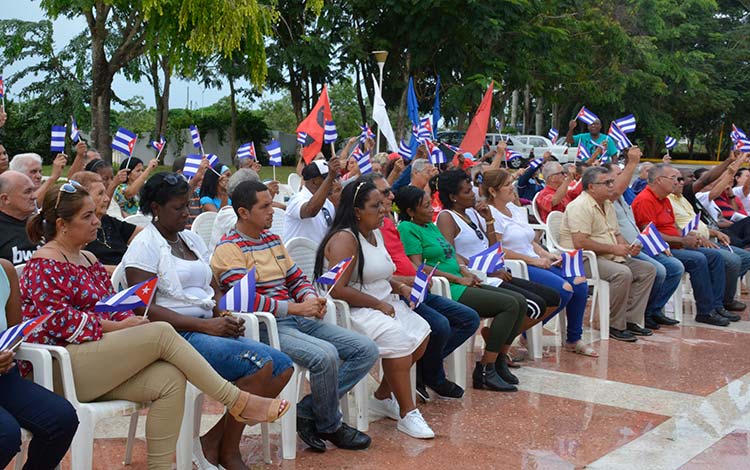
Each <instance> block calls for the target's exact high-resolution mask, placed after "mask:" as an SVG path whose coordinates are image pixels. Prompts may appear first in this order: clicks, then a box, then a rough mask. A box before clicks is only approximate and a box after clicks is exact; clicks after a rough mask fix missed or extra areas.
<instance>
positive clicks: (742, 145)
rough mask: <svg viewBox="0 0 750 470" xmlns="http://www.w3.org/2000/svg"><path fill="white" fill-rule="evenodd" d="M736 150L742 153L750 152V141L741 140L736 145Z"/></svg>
mask: <svg viewBox="0 0 750 470" xmlns="http://www.w3.org/2000/svg"><path fill="white" fill-rule="evenodd" d="M734 149H735V150H739V151H740V152H745V153H747V152H750V139H740V140H738V141H737V142H736V143H735V144H734Z"/></svg>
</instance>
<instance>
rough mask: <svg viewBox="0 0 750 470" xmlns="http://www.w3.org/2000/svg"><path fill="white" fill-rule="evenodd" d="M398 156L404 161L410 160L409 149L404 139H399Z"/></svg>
mask: <svg viewBox="0 0 750 470" xmlns="http://www.w3.org/2000/svg"><path fill="white" fill-rule="evenodd" d="M398 154H399V156H400V157H401V158H403V159H405V160H411V147H409V144H408V143H407V142H406V141H405V140H404V139H401V143H400V144H398Z"/></svg>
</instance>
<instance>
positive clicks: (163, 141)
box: [150, 135, 167, 160]
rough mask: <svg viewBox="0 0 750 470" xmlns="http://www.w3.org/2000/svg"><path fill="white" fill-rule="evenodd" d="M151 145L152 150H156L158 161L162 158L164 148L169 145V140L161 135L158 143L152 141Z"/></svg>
mask: <svg viewBox="0 0 750 470" xmlns="http://www.w3.org/2000/svg"><path fill="white" fill-rule="evenodd" d="M150 144H151V147H152V148H155V149H156V159H157V160H158V159H159V157H160V156H161V152H162V150H164V146H165V145H167V139H165V138H164V136H163V135H160V136H159V140H158V141H156V140H152V141H151V142H150Z"/></svg>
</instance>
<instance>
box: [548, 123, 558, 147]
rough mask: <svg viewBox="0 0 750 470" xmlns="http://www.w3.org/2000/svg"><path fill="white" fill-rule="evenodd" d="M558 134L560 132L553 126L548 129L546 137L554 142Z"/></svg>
mask: <svg viewBox="0 0 750 470" xmlns="http://www.w3.org/2000/svg"><path fill="white" fill-rule="evenodd" d="M559 136H560V132H559V131H558V130H557V129H555V128H554V127H553V128H552V129H550V130H549V132H548V133H547V137H549V140H551V141H552V143H553V144H554V143H555V141H557V138H558V137H559Z"/></svg>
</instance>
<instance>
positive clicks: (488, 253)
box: [469, 242, 505, 274]
mask: <svg viewBox="0 0 750 470" xmlns="http://www.w3.org/2000/svg"><path fill="white" fill-rule="evenodd" d="M469 267H470V268H471V269H476V270H478V271H482V272H484V273H487V274H491V273H494V272H496V271H498V270H500V269H502V268H503V267H505V253H504V252H503V246H502V245H501V244H500V242H497V243H495V244H494V245H492V246H491V247H489V248H487V249H486V250H484V251H480V252H479V253H477V254H476V255H474V256H472V257H471V258H469Z"/></svg>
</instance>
